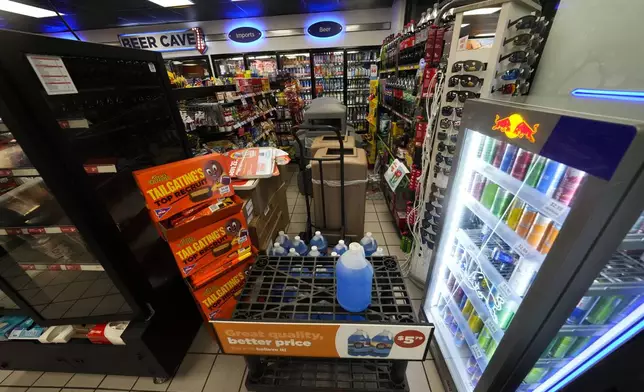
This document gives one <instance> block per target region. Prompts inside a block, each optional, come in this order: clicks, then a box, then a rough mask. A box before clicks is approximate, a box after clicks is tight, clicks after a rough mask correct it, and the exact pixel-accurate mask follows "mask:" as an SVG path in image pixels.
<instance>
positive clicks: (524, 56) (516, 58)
mask: <svg viewBox="0 0 644 392" xmlns="http://www.w3.org/2000/svg"><path fill="white" fill-rule="evenodd" d="M537 57H539V54H537V53H533V52H526V51H525V50H517V51H516V52H512V53H510V54H506V55H505V56H501V57H499V62H501V61H503V60H506V59H507V60H508V61H509V62H511V63H515V64H516V63H528V64H530V65H531V64H533V63H534V61H535V60H536V59H537Z"/></svg>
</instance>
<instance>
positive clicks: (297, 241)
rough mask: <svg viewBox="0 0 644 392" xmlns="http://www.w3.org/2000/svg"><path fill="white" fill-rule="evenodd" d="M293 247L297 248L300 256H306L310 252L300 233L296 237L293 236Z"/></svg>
mask: <svg viewBox="0 0 644 392" xmlns="http://www.w3.org/2000/svg"><path fill="white" fill-rule="evenodd" d="M293 248H295V251H296V252H297V253H299V255H300V256H306V254H307V253H309V247H308V246H306V244H305V243H304V241H302V239H301V238H300V236H299V235H296V236H295V238H293Z"/></svg>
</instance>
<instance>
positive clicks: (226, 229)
mask: <svg viewBox="0 0 644 392" xmlns="http://www.w3.org/2000/svg"><path fill="white" fill-rule="evenodd" d="M168 244H169V245H170V249H172V253H173V254H174V259H175V261H176V262H177V265H178V266H179V271H181V275H182V276H183V277H184V278H187V277H188V276H191V275H193V274H194V273H196V272H197V271H198V270H199V269H201V268H204V267H205V266H207V265H209V264H211V263H218V264H225V263H227V262H229V261H231V260H234V259H236V258H237V257H238V256H239V254H240V253H244V252H247V250H246V249H245V248H248V247H250V244H251V239H250V236H249V235H248V225H247V224H246V219H245V218H244V214H243V213H241V212H238V213H237V214H235V215H233V216H230V217H227V218H225V219H222V220H220V221H218V222H215V223H212V224H210V225H207V226H203V227H200V228H197V229H196V230H194V231H192V232H190V233H189V234H188V235H186V236H185V237H180V238H176V239H172V238H168Z"/></svg>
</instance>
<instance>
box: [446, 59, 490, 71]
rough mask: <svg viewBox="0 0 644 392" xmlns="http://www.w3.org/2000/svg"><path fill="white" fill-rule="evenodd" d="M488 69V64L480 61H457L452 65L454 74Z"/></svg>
mask: <svg viewBox="0 0 644 392" xmlns="http://www.w3.org/2000/svg"><path fill="white" fill-rule="evenodd" d="M486 69H487V63H483V62H481V61H478V60H465V61H457V62H455V63H454V64H453V65H452V72H461V71H465V72H478V71H485V70H486Z"/></svg>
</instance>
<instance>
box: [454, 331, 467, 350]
mask: <svg viewBox="0 0 644 392" xmlns="http://www.w3.org/2000/svg"><path fill="white" fill-rule="evenodd" d="M463 343H465V335H463V331H461V329H460V328H457V329H456V332H455V333H454V344H456V347H463Z"/></svg>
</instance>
